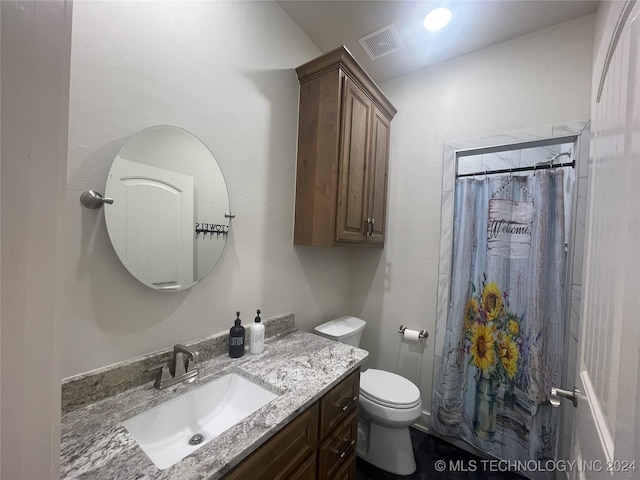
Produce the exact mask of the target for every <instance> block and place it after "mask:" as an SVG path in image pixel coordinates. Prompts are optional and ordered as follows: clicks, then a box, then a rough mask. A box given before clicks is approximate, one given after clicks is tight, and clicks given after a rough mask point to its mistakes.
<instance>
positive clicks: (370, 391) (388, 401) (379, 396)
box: [360, 368, 422, 409]
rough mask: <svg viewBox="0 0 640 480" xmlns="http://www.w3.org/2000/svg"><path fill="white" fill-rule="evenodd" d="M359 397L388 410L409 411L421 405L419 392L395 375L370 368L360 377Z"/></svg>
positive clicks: (412, 385) (411, 384)
mask: <svg viewBox="0 0 640 480" xmlns="http://www.w3.org/2000/svg"><path fill="white" fill-rule="evenodd" d="M360 395H362V396H363V397H364V398H366V399H367V400H369V401H371V402H373V403H376V404H378V405H382V406H384V407H388V408H397V409H410V408H414V407H416V406H417V405H418V404H420V403H421V401H422V400H421V398H420V390H418V387H416V386H415V385H414V384H413V383H412V382H411V381H409V380H407V379H406V378H404V377H401V376H400V375H396V374H395V373H391V372H386V371H384V370H376V369H373V368H370V369H369V370H367V371H365V372H363V373H362V374H361V375H360Z"/></svg>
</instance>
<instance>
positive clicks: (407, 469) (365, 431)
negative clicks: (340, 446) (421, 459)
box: [357, 419, 416, 475]
mask: <svg viewBox="0 0 640 480" xmlns="http://www.w3.org/2000/svg"><path fill="white" fill-rule="evenodd" d="M357 454H358V456H359V457H360V458H361V459H363V460H364V461H365V462H367V463H370V464H371V465H373V466H374V467H378V468H380V469H382V470H385V471H387V472H389V473H394V474H396V475H411V474H412V473H413V472H415V471H416V459H415V457H414V455H413V446H412V444H411V434H410V433H409V427H401V428H392V427H385V426H382V425H378V424H376V423H372V422H366V421H364V420H362V419H360V420H359V423H358V449H357Z"/></svg>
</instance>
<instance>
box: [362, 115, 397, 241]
mask: <svg viewBox="0 0 640 480" xmlns="http://www.w3.org/2000/svg"><path fill="white" fill-rule="evenodd" d="M390 129H391V122H390V121H389V120H388V119H387V117H386V116H385V115H384V114H383V113H382V112H381V111H380V110H379V109H378V108H376V107H375V106H374V107H373V128H372V137H371V155H370V161H369V197H368V204H369V210H368V213H367V217H368V218H370V219H371V226H370V227H369V228H370V230H369V235H368V236H367V241H369V242H372V243H384V233H385V231H386V221H387V220H386V214H387V173H388V171H389V135H390V131H391V130H390Z"/></svg>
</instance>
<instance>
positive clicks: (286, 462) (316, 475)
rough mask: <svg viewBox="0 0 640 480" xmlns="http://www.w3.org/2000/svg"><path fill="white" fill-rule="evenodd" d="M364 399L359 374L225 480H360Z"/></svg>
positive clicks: (305, 414)
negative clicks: (358, 460) (358, 462)
mask: <svg viewBox="0 0 640 480" xmlns="http://www.w3.org/2000/svg"><path fill="white" fill-rule="evenodd" d="M359 395H360V369H359V368H358V369H357V370H356V371H355V372H353V373H352V374H350V375H349V376H348V377H347V378H345V379H344V380H343V381H342V382H340V383H339V384H338V385H336V386H335V387H334V388H333V389H331V390H330V391H329V392H328V393H327V394H326V395H324V396H323V397H322V398H321V399H320V400H318V401H317V402H316V403H314V404H313V405H312V406H311V407H310V408H308V409H307V410H305V411H304V412H303V413H301V414H300V415H298V416H297V417H296V418H295V419H294V420H293V421H291V422H290V423H289V424H288V425H287V426H286V427H284V428H283V429H282V430H281V431H280V432H278V433H277V434H276V435H274V436H273V437H272V438H271V439H269V440H268V441H267V443H265V444H264V445H263V446H261V447H260V448H259V449H258V450H256V451H255V452H253V453H252V454H251V455H250V456H249V457H248V458H247V459H246V460H244V461H243V462H242V463H240V464H239V465H238V466H236V467H235V468H234V469H233V470H231V471H230V472H229V473H228V474H227V475H225V477H224V479H223V480H246V479H248V478H251V479H252V480H336V479H341V480H355V478H356V442H357V438H358V396H359Z"/></svg>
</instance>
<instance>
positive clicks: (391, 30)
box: [358, 24, 404, 60]
mask: <svg viewBox="0 0 640 480" xmlns="http://www.w3.org/2000/svg"><path fill="white" fill-rule="evenodd" d="M358 41H359V42H360V45H362V48H364V51H365V52H367V55H369V58H371V60H377V59H379V58H381V57H384V56H385V55H389V54H390V53H393V52H397V51H398V50H400V49H401V48H403V47H404V44H403V43H402V40H400V36H399V35H398V32H397V30H396V27H395V26H394V25H393V24H391V25H387V26H386V27H382V28H381V29H380V30H376V31H375V32H373V33H370V34H369V35H365V36H364V37H362V38H360V39H358Z"/></svg>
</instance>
